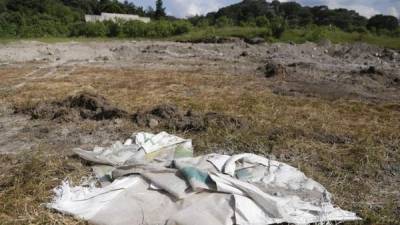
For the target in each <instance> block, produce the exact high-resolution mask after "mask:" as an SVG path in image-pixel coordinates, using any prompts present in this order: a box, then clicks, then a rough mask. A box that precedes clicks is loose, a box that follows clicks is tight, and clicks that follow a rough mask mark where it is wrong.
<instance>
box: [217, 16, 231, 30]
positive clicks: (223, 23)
mask: <svg viewBox="0 0 400 225" xmlns="http://www.w3.org/2000/svg"><path fill="white" fill-rule="evenodd" d="M232 25H233V21H232V20H231V19H229V18H228V17H226V16H221V17H219V18H218V19H217V20H216V21H215V26H217V27H220V28H221V27H228V26H232Z"/></svg>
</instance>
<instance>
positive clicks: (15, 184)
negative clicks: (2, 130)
mask: <svg viewBox="0 0 400 225" xmlns="http://www.w3.org/2000/svg"><path fill="white" fill-rule="evenodd" d="M41 149H42V150H41V151H39V152H31V153H28V154H26V153H25V154H24V155H22V154H21V155H0V162H1V164H0V171H1V176H0V177H1V179H0V224H85V223H84V222H80V221H76V220H74V219H72V218H70V217H64V216H62V215H61V214H55V213H53V212H51V211H50V210H49V209H47V208H46V207H45V205H44V204H45V203H48V202H50V201H51V199H52V196H53V193H52V189H53V188H54V187H56V186H57V185H59V184H60V182H61V181H62V180H63V179H65V178H68V179H71V180H72V181H75V182H78V181H79V179H80V177H81V176H83V175H87V174H88V169H87V168H84V167H83V166H82V164H81V163H80V161H79V160H76V159H73V158H70V157H68V156H66V155H65V154H63V153H56V152H52V151H51V150H47V149H45V148H41Z"/></svg>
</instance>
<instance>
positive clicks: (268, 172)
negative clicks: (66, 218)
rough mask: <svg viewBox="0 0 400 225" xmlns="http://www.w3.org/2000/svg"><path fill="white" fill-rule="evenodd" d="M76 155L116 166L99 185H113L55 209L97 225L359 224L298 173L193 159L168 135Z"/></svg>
mask: <svg viewBox="0 0 400 225" xmlns="http://www.w3.org/2000/svg"><path fill="white" fill-rule="evenodd" d="M143 146H145V147H143ZM145 148H146V149H147V150H146V151H145ZM129 151H131V152H129ZM76 152H77V154H79V155H80V156H81V157H82V158H84V159H86V160H88V161H91V162H93V163H97V164H103V165H104V164H106V165H110V164H111V165H112V166H106V167H104V166H102V165H100V166H99V167H97V168H96V169H95V173H96V177H97V178H98V179H99V181H102V180H101V179H100V178H104V176H107V177H108V178H109V179H110V180H109V181H110V182H111V183H108V182H100V183H101V184H102V185H103V186H101V187H81V186H78V187H70V185H69V184H68V183H64V184H63V185H62V186H60V187H59V188H58V189H56V197H55V199H54V201H53V202H52V203H50V204H49V207H50V208H54V209H56V210H58V211H60V212H63V213H66V214H70V215H73V216H75V217H78V218H83V219H85V220H87V221H89V222H91V223H93V224H107V225H113V224H116V225H124V224H130V225H132V224H133V225H136V224H137V225H141V224H148V225H156V224H167V225H178V224H179V225H193V224H199V225H200V224H213V225H233V224H239V225H259V224H260V225H261V224H275V223H294V224H308V223H315V222H326V221H348V220H358V219H359V218H358V217H357V216H356V215H355V214H354V213H352V212H348V211H345V210H342V209H340V208H336V207H334V206H333V205H332V203H331V201H330V198H329V196H330V194H329V193H328V191H327V190H326V189H325V188H324V187H323V186H322V185H320V184H319V183H317V182H315V181H314V180H312V179H310V178H307V177H306V176H305V175H304V174H303V173H302V172H300V171H299V170H297V169H295V168H294V167H291V166H289V165H287V164H284V163H280V162H277V161H274V160H269V159H267V158H264V157H261V156H257V155H254V154H239V155H234V156H227V155H219V154H210V155H204V156H199V157H195V158H193V157H192V153H193V149H192V145H191V141H190V140H186V139H182V138H179V137H175V136H173V135H169V134H167V133H165V132H162V133H160V134H157V135H153V134H149V133H138V134H135V135H133V136H132V138H131V139H128V140H127V141H126V142H125V144H124V145H122V144H121V143H117V144H115V145H113V146H112V147H111V148H97V149H96V151H93V152H86V151H83V150H79V151H76Z"/></svg>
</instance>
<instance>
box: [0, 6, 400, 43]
mask: <svg viewBox="0 0 400 225" xmlns="http://www.w3.org/2000/svg"><path fill="white" fill-rule="evenodd" d="M101 12H109V13H122V14H136V15H140V16H146V17H150V18H152V22H150V23H147V24H146V23H143V22H139V21H118V22H112V21H105V22H94V23H86V22H85V21H84V15H85V14H100V13H101ZM285 32H286V33H288V34H290V33H292V34H295V33H297V34H299V33H301V32H303V33H302V34H301V35H298V36H303V38H304V39H307V40H313V39H318V38H320V37H321V36H324V33H329V32H331V33H332V32H345V33H357V34H358V35H359V36H360V37H361V36H362V35H374V36H378V35H384V36H386V37H388V36H391V37H400V28H399V20H398V18H396V17H393V16H386V15H376V16H373V17H371V18H369V19H367V18H365V17H363V16H361V15H359V14H358V13H357V12H355V11H353V10H347V9H329V8H328V7H326V6H315V7H305V6H301V5H300V4H298V3H296V2H282V3H281V2H279V1H277V0H274V1H272V2H267V1H264V0H244V1H242V2H240V3H238V4H234V5H231V6H228V7H225V8H221V9H220V10H219V11H217V12H212V13H209V14H207V15H204V16H194V17H191V18H188V19H177V18H174V17H172V16H167V15H166V13H165V8H164V7H163V2H162V0H157V1H156V8H155V9H153V8H151V7H149V8H147V9H144V8H142V7H138V6H136V5H134V4H133V3H130V2H128V1H125V2H120V1H117V0H0V37H9V38H14V37H19V38H30V37H78V36H86V37H135V38H138V37H139V38H140V37H143V38H161V37H170V36H178V35H181V36H182V37H181V38H182V40H184V39H185V38H188V39H195V38H196V37H198V38H200V37H203V36H206V35H221V36H224V35H230V36H238V37H250V36H262V37H264V38H271V39H273V38H275V39H279V38H283V39H284V38H285V37H284V36H285V35H284V33H285ZM360 37H359V38H360Z"/></svg>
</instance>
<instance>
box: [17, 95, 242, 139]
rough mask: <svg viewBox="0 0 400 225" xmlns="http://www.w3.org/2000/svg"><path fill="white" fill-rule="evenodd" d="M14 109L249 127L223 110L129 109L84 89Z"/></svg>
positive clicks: (179, 125)
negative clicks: (62, 97) (31, 105)
mask: <svg viewBox="0 0 400 225" xmlns="http://www.w3.org/2000/svg"><path fill="white" fill-rule="evenodd" d="M15 113H22V114H27V115H30V116H31V119H33V120H51V121H56V122H79V121H81V120H95V121H101V120H113V119H119V118H122V119H129V118H131V121H132V122H133V123H134V125H137V126H138V127H142V128H143V127H147V128H151V129H156V128H160V129H161V128H162V129H168V130H174V131H205V130H206V129H207V128H208V127H224V128H226V129H238V128H243V127H246V123H245V122H244V121H243V120H240V119H237V118H234V117H230V116H227V115H224V114H221V113H216V112H207V113H197V112H194V111H192V110H185V109H181V108H179V107H177V106H175V105H168V104H165V105H159V106H156V107H154V108H151V109H149V110H141V111H138V112H134V113H128V112H126V111H124V110H122V109H120V108H118V107H116V106H114V105H112V104H111V103H110V102H109V101H108V100H107V99H106V98H105V97H103V96H100V95H96V94H91V93H87V92H81V93H78V94H76V95H73V96H70V97H67V98H66V99H64V100H62V101H53V102H40V103H38V104H36V105H35V106H33V107H26V108H18V107H17V108H16V109H15Z"/></svg>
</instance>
